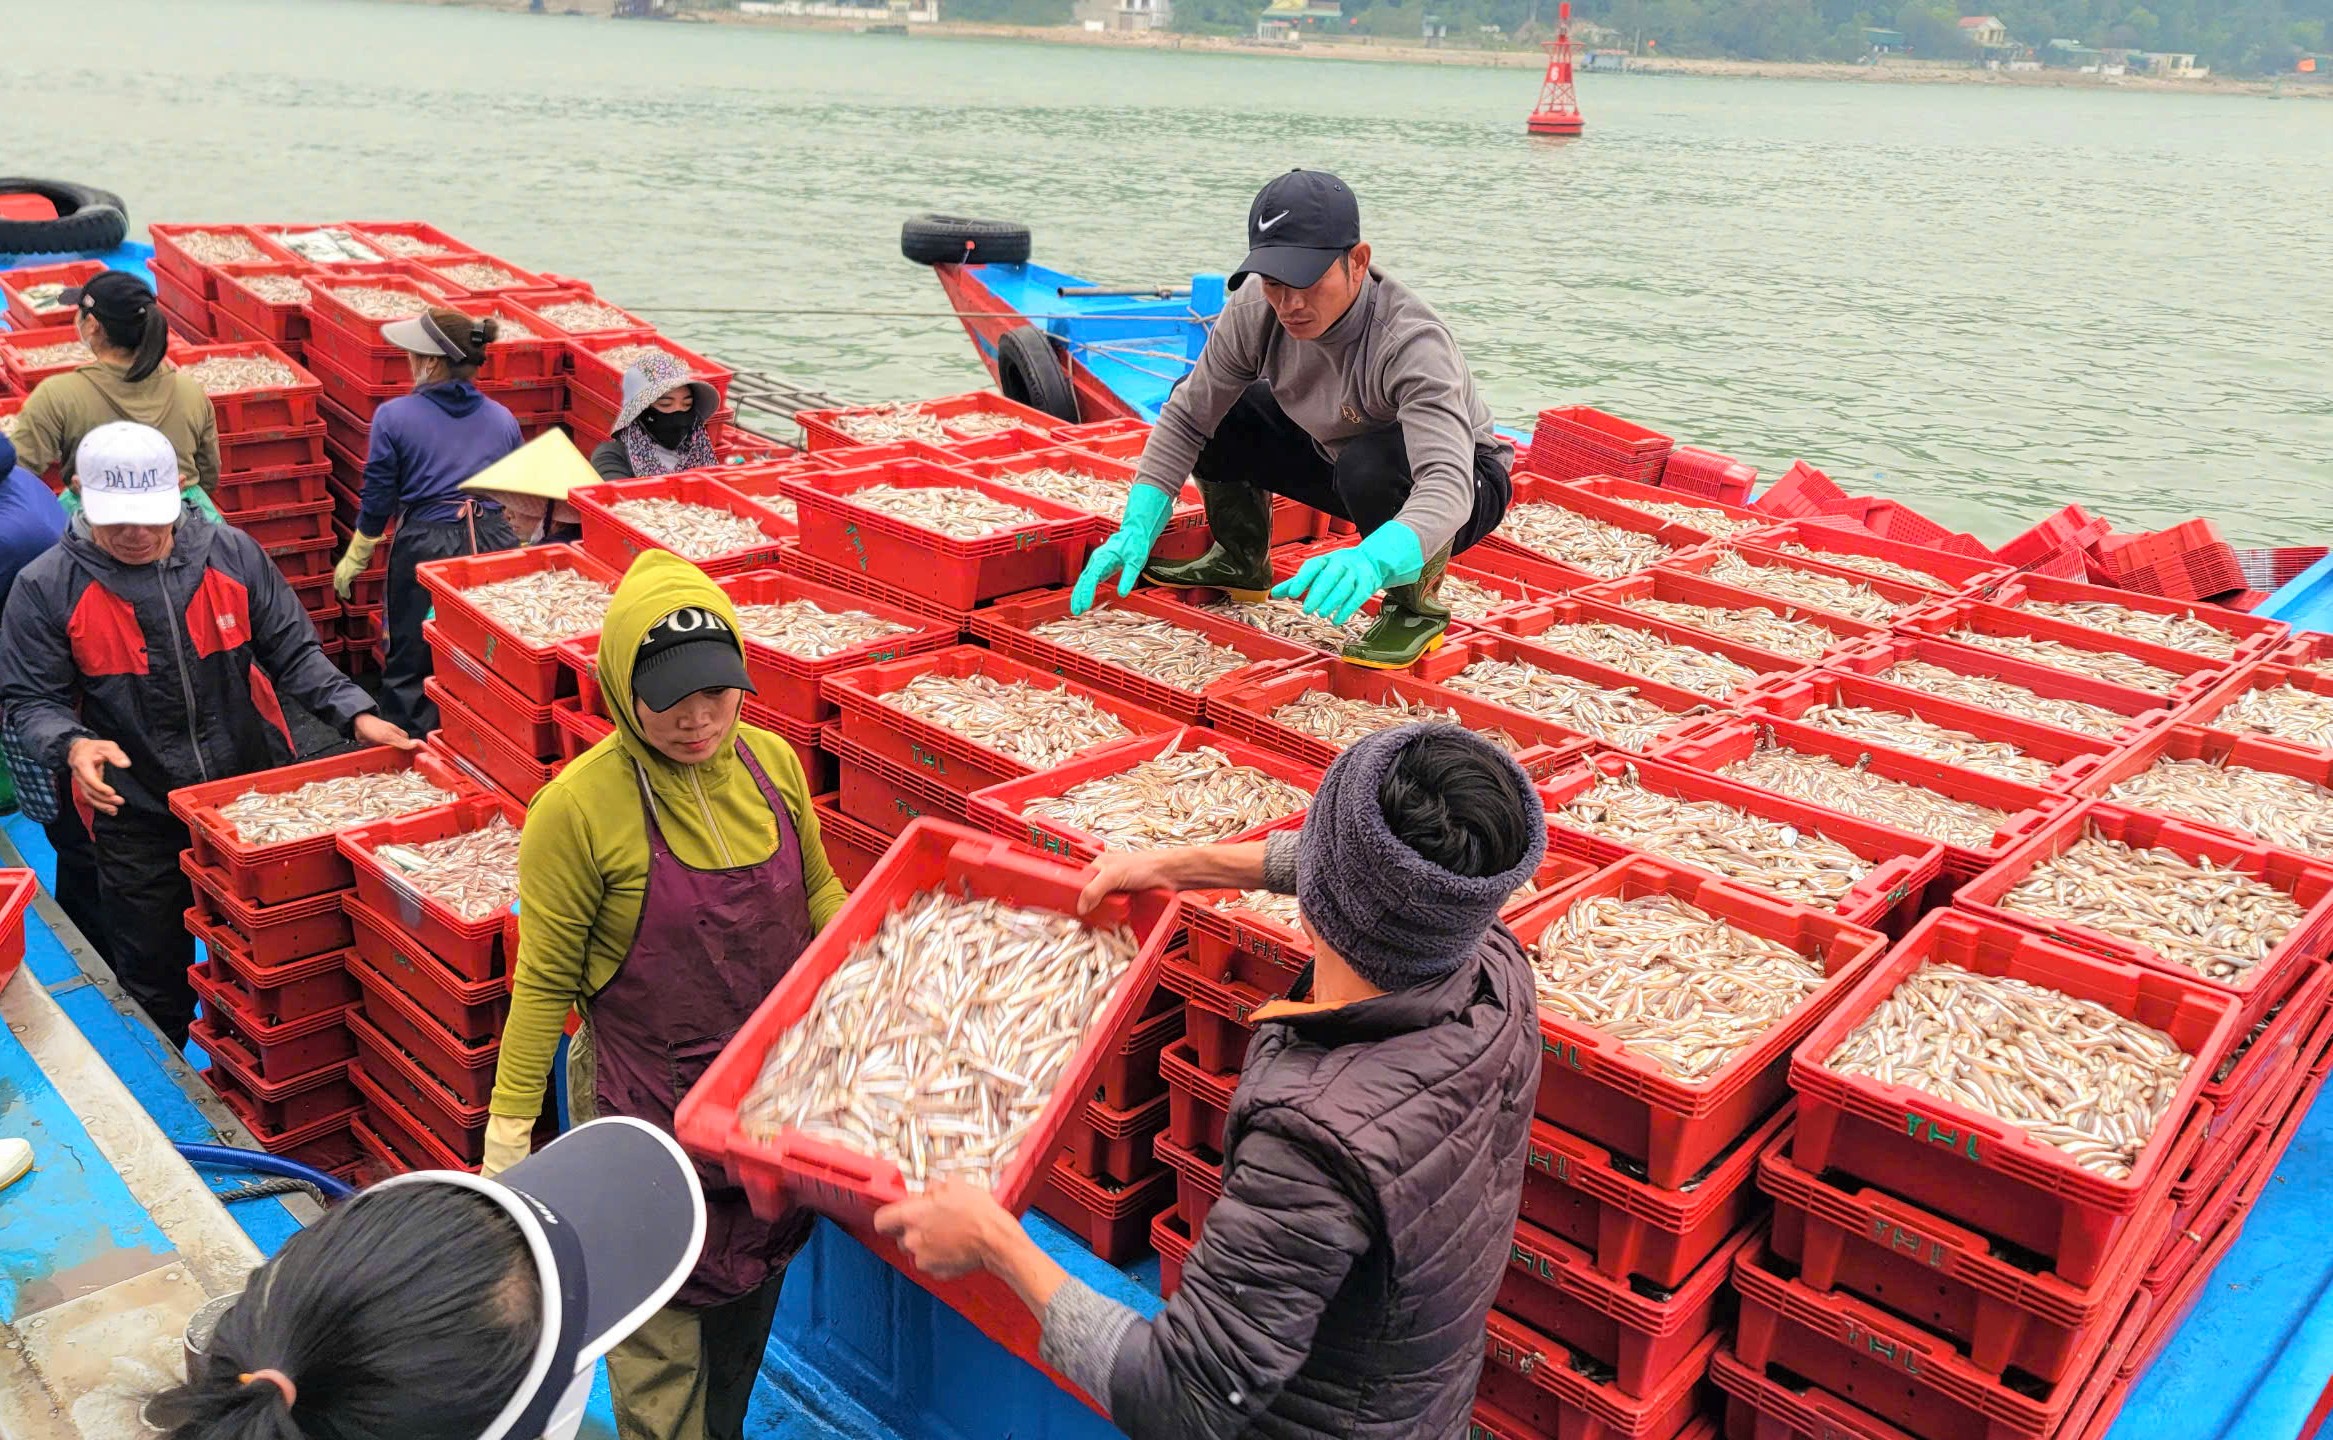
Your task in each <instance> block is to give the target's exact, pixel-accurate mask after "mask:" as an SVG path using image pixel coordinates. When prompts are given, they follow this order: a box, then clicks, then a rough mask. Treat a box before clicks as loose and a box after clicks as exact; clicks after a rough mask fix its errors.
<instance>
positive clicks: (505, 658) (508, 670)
mask: <svg viewBox="0 0 2333 1440" xmlns="http://www.w3.org/2000/svg"><path fill="white" fill-rule="evenodd" d="M551 569H561V570H573V571H576V572H578V573H580V574H582V575H585V576H588V577H589V578H591V579H593V580H597V581H599V582H600V583H601V584H603V585H605V586H607V587H608V590H609V592H610V593H611V594H612V593H613V592H614V590H615V588H616V581H617V580H618V579H620V578H621V577H620V576H618V575H617V573H616V572H615V571H613V570H610V569H609V568H608V567H607V566H605V565H602V564H601V563H600V562H599V561H597V560H594V559H593V558H592V557H590V556H589V555H586V554H584V553H583V552H582V551H581V550H579V549H576V548H575V547H573V546H570V545H530V546H527V547H526V548H524V549H520V550H504V551H500V552H498V553H495V554H492V555H464V556H457V557H456V558H454V559H451V560H438V561H433V562H432V563H430V564H427V565H424V566H422V567H421V568H420V570H418V571H417V572H415V573H416V574H417V575H418V576H419V578H420V580H421V584H422V588H424V589H426V590H428V591H429V593H430V597H431V599H433V600H434V601H435V602H436V608H437V626H438V629H439V630H441V631H443V632H444V634H445V638H446V641H447V643H449V644H451V645H453V646H454V647H455V648H457V649H461V650H466V651H468V652H469V653H470V654H472V655H475V656H477V657H478V658H479V659H480V660H483V661H485V662H486V668H487V669H488V670H490V671H492V672H493V673H494V674H495V675H497V676H499V677H500V678H501V679H502V681H503V682H504V683H505V684H507V685H509V686H510V688H511V689H513V690H516V691H517V692H518V693H519V694H520V695H522V696H524V697H525V698H526V699H528V700H530V701H534V702H536V703H538V704H540V703H545V702H548V701H552V700H556V699H558V698H559V696H560V695H562V694H565V693H571V692H572V690H573V687H574V683H575V680H574V676H573V675H572V674H570V673H569V672H568V671H567V670H566V669H565V668H564V667H563V666H562V665H561V664H560V663H559V648H558V644H557V642H552V643H548V644H541V645H536V644H530V643H529V642H527V641H525V640H522V639H520V638H519V637H518V636H517V635H515V634H512V633H511V632H510V631H509V630H507V629H505V628H504V627H503V626H502V625H500V624H498V623H497V622H495V621H493V620H491V619H489V618H488V617H487V616H486V614H485V613H484V612H483V611H481V610H479V609H478V608H477V607H476V606H475V605H472V604H471V603H470V602H469V601H468V600H467V599H465V598H464V597H463V594H462V592H463V591H465V590H471V589H475V588H477V587H478V586H481V585H490V584H493V583H494V582H496V581H500V580H509V579H512V578H514V577H516V576H520V575H531V574H533V573H535V572H536V571H538V570H551ZM576 633H577V634H578V635H595V634H597V633H599V626H598V625H597V624H586V625H583V626H581V627H579V628H578V630H577V632H576ZM566 638H569V639H572V638H574V637H573V636H569V637H566Z"/></svg>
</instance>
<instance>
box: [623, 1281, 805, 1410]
mask: <svg viewBox="0 0 2333 1440" xmlns="http://www.w3.org/2000/svg"><path fill="white" fill-rule="evenodd" d="M783 1281H784V1276H783V1275H773V1276H771V1277H770V1279H769V1280H768V1281H767V1282H766V1283H764V1284H763V1285H762V1286H761V1287H760V1288H759V1289H756V1290H753V1291H750V1292H748V1293H747V1294H744V1295H741V1296H739V1297H738V1298H737V1299H735V1300H731V1301H729V1302H728V1303H727V1304H723V1305H710V1306H707V1307H705V1308H704V1309H701V1310H692V1309H688V1308H686V1307H683V1306H679V1305H668V1306H666V1307H665V1308H664V1309H662V1310H659V1311H657V1312H656V1313H655V1314H654V1315H651V1316H650V1317H648V1321H647V1323H646V1324H643V1325H642V1326H641V1327H640V1328H639V1329H637V1330H635V1331H633V1332H632V1334H631V1335H630V1336H628V1337H627V1338H625V1339H624V1340H623V1341H622V1342H620V1343H619V1344H618V1345H617V1346H616V1347H615V1349H613V1350H610V1351H609V1352H608V1389H609V1391H610V1392H611V1393H612V1395H613V1398H614V1401H615V1411H616V1434H617V1436H618V1437H620V1440H683V1437H686V1440H694V1437H696V1436H700V1435H701V1436H704V1437H705V1440H744V1436H745V1412H746V1409H747V1407H749V1406H750V1405H751V1404H752V1403H753V1385H754V1381H755V1380H756V1379H757V1378H759V1376H760V1375H761V1360H762V1354H763V1352H765V1351H767V1350H768V1349H769V1348H770V1327H771V1325H772V1324H773V1323H774V1322H775V1321H776V1319H777V1314H778V1288H779V1286H780V1285H781V1284H782V1283H783Z"/></svg>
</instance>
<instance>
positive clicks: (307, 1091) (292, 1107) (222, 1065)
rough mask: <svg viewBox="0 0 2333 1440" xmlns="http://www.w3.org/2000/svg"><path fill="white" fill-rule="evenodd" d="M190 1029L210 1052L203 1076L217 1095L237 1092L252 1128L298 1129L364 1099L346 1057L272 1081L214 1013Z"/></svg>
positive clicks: (343, 1111)
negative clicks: (263, 1075) (349, 1069)
mask: <svg viewBox="0 0 2333 1440" xmlns="http://www.w3.org/2000/svg"><path fill="white" fill-rule="evenodd" d="M187 1034H188V1036H189V1037H190V1038H191V1039H192V1040H193V1041H194V1043H195V1045H196V1046H197V1047H198V1048H200V1049H201V1050H202V1052H203V1053H204V1054H205V1055H208V1056H209V1057H210V1061H211V1063H210V1068H209V1069H208V1070H206V1071H205V1072H204V1073H203V1078H204V1080H206V1081H208V1082H209V1083H210V1085H211V1088H212V1089H213V1090H215V1091H217V1092H218V1093H219V1094H221V1095H228V1094H233V1095H235V1096H236V1097H237V1098H239V1099H240V1100H241V1101H242V1102H243V1103H242V1104H241V1105H238V1106H237V1107H236V1109H237V1111H238V1112H239V1113H240V1114H242V1115H244V1116H246V1117H248V1119H247V1123H248V1124H249V1128H250V1129H252V1130H253V1131H261V1130H265V1131H269V1132H271V1133H281V1132H284V1131H289V1130H298V1129H300V1128H302V1127H304V1126H308V1125H313V1124H315V1123H317V1122H318V1121H323V1120H329V1119H331V1118H333V1117H336V1116H345V1115H346V1114H347V1113H348V1111H349V1109H350V1108H351V1107H352V1106H355V1105H357V1104H358V1103H360V1097H359V1096H358V1095H357V1093H356V1087H355V1086H354V1085H352V1084H350V1083H349V1079H348V1062H347V1061H346V1060H342V1061H340V1062H339V1063H337V1064H333V1065H324V1066H320V1067H318V1068H317V1069H314V1070H311V1071H309V1072H308V1073H307V1074H305V1075H299V1076H296V1077H294V1078H292V1079H290V1080H284V1081H276V1082H270V1081H267V1080H264V1079H262V1078H260V1075H259V1071H258V1064H259V1061H258V1057H257V1056H256V1055H255V1054H254V1053H253V1052H252V1051H251V1049H250V1048H249V1047H248V1046H246V1045H245V1044H244V1043H243V1042H242V1040H241V1039H240V1038H239V1037H237V1036H235V1035H234V1034H232V1033H231V1032H230V1031H229V1030H228V1029H227V1028H226V1027H225V1026H224V1025H222V1024H221V1023H220V1022H219V1021H218V1020H216V1019H215V1018H212V1017H209V1016H204V1017H201V1018H198V1019H196V1020H195V1021H194V1023H193V1024H192V1025H191V1026H190V1027H189V1028H188V1031H187ZM252 1122H255V1123H252Z"/></svg>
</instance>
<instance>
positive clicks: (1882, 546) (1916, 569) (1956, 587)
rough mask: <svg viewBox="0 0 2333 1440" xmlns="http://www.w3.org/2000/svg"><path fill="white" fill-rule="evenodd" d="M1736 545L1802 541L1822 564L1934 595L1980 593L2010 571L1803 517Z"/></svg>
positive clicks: (1765, 546) (1770, 546)
mask: <svg viewBox="0 0 2333 1440" xmlns="http://www.w3.org/2000/svg"><path fill="white" fill-rule="evenodd" d="M1741 544H1742V547H1743V548H1744V549H1751V550H1766V551H1773V552H1775V553H1787V551H1786V550H1785V547H1787V546H1792V545H1797V546H1803V547H1805V548H1806V549H1809V550H1813V551H1816V552H1818V554H1817V555H1816V556H1815V557H1814V558H1816V559H1817V560H1820V561H1821V562H1822V563H1824V564H1826V565H1831V566H1834V567H1837V568H1839V569H1842V570H1853V571H1855V572H1857V573H1858V574H1862V575H1875V576H1877V577H1879V578H1880V579H1883V580H1893V581H1895V582H1896V583H1898V584H1902V585H1917V586H1919V587H1920V588H1922V589H1925V590H1928V591H1931V592H1933V593H1935V594H1937V595H1959V594H1964V593H1976V594H1981V593H1985V592H1987V591H1988V590H1990V589H1992V588H1993V587H1995V586H1998V585H1999V584H2000V583H2001V582H2002V580H2003V578H2004V577H2005V576H2006V575H2008V574H2009V573H2011V572H2010V571H2008V569H2007V568H2006V567H2004V566H2002V565H2001V564H2000V563H1998V562H1997V561H1993V560H1987V559H1979V558H1977V557H1974V556H1970V555H1967V554H1960V553H1955V552H1952V551H1948V550H1939V549H1934V548H1931V547H1929V546H1926V545H1920V544H1912V543H1907V542H1905V541H1901V540H1890V539H1886V538H1884V537H1882V536H1878V535H1869V534H1863V533H1859V532H1857V531H1854V530H1842V529H1840V528H1838V527H1837V526H1833V525H1824V524H1819V523H1815V522H1811V521H1805V520H1801V521H1796V522H1794V523H1792V524H1788V525H1777V526H1775V527H1774V528H1773V529H1771V530H1767V531H1765V532H1763V533H1761V534H1758V535H1753V536H1748V537H1745V538H1744V539H1743V540H1742V541H1741ZM1800 558H1802V559H1803V558H1805V557H1803V556H1802V557H1800ZM1881 565H1886V566H1901V567H1903V569H1905V570H1909V571H1911V572H1912V573H1913V575H1916V576H1918V577H1919V578H1917V579H1914V578H1911V576H1907V575H1903V574H1900V573H1897V572H1896V571H1894V570H1883V569H1880V568H1877V567H1878V566H1881Z"/></svg>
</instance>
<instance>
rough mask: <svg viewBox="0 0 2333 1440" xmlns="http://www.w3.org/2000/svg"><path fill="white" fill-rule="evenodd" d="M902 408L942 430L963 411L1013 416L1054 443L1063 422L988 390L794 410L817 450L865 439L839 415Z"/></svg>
mask: <svg viewBox="0 0 2333 1440" xmlns="http://www.w3.org/2000/svg"><path fill="white" fill-rule="evenodd" d="M899 409H915V410H921V411H923V412H924V413H925V414H928V415H930V416H932V417H933V418H934V419H936V420H938V421H939V422H940V428H941V429H943V430H949V426H948V421H949V420H951V419H953V418H955V417H957V416H960V415H966V414H981V415H999V416H1003V417H1005V418H1006V419H1009V420H1011V421H1012V422H1014V423H1015V424H1016V425H1018V426H1020V427H1021V428H1022V429H1024V430H1028V431H1030V432H1032V433H1033V434H1034V435H1037V436H1041V437H1043V438H1044V441H1045V443H1047V444H1051V443H1053V438H1054V433H1055V431H1056V430H1057V429H1058V428H1059V426H1060V422H1059V421H1058V420H1055V419H1054V418H1053V417H1052V416H1050V415H1048V414H1046V413H1045V412H1044V411H1042V410H1038V409H1034V408H1032V407H1030V406H1027V405H1022V404H1020V403H1018V402H1016V401H1012V400H1007V399H1006V398H1004V397H1003V396H1002V395H998V394H996V393H994V392H992V391H988V390H972V391H967V392H966V393H964V394H961V395H948V396H943V397H941V398H940V399H937V400H925V401H921V402H919V403H916V404H914V405H911V406H900V405H861V406H850V407H847V408H844V409H839V410H803V411H799V412H797V413H796V414H795V416H794V421H795V423H796V424H798V425H800V426H801V427H802V435H803V438H804V439H805V440H806V441H807V442H808V445H809V449H810V451H811V452H812V453H813V454H816V453H818V452H821V451H825V450H842V449H850V448H853V447H856V446H858V445H860V444H861V443H862V442H860V441H858V440H855V439H853V438H852V437H851V436H850V435H849V434H847V433H845V432H844V431H843V430H842V428H841V427H840V426H838V425H837V424H836V423H835V422H836V420H837V419H838V418H839V417H841V416H845V415H851V414H857V413H864V412H867V411H885V410H899ZM949 433H950V434H951V435H954V436H955V438H957V439H958V440H964V439H973V438H978V437H973V436H966V435H962V434H960V433H958V432H956V431H953V430H950V431H949Z"/></svg>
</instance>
